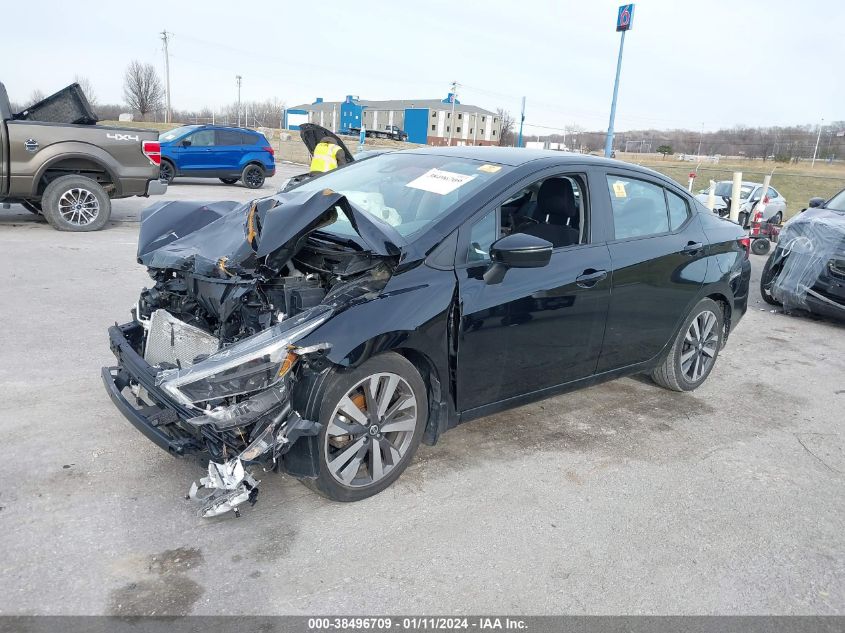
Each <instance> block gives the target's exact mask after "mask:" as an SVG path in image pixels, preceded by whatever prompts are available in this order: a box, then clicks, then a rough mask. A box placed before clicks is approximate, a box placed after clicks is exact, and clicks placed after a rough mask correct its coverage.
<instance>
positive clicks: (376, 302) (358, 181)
mask: <svg viewBox="0 0 845 633" xmlns="http://www.w3.org/2000/svg"><path fill="white" fill-rule="evenodd" d="M138 261H139V263H141V264H142V265H145V266H146V267H147V268H148V271H149V274H150V277H151V278H152V283H151V285H150V287H149V288H145V289H144V290H143V291H142V292H141V294H140V297H139V299H138V303H137V305H136V306H135V308H134V310H133V319H132V320H131V321H130V322H129V323H126V324H124V325H116V326H114V327H112V328H111V329H110V331H109V335H110V339H111V348H112V351H113V352H114V354H115V355H116V356H117V360H118V362H117V365H116V366H115V367H107V368H104V369H103V373H102V375H103V380H104V382H105V385H106V389H107V391H108V392H109V395H110V396H111V398H112V400H113V402H114V403H115V405H116V406H117V408H118V409H119V410H120V411H121V412H122V413H123V414H124V416H126V417H127V418H128V419H129V421H130V422H131V423H132V424H133V425H134V426H135V427H136V428H137V429H139V430H140V431H141V432H142V433H144V434H145V435H146V436H147V437H148V438H149V439H151V440H152V441H153V442H155V443H156V444H157V445H158V446H160V447H162V448H164V449H165V450H167V451H169V452H170V453H171V454H173V455H184V454H187V453H192V452H197V453H202V454H205V455H207V456H208V458H209V465H208V474H207V476H206V477H204V478H203V479H201V480H200V482H199V484H194V486H192V488H191V491H190V496H191V497H193V498H196V499H198V500H200V501H201V503H202V506H201V510H200V513H201V514H202V515H203V516H215V515H219V514H222V513H225V512H228V511H234V512H235V513H237V512H238V507H239V506H240V505H241V504H243V503H245V502H247V501H251V502H254V501H255V498H256V496H257V494H258V483H259V482H258V480H257V479H256V473H257V472H258V471H259V470H260V469H261V468H262V467H263V469H264V470H265V471H268V470H275V471H280V472H284V473H288V474H291V475H293V476H295V477H297V478H299V479H301V480H302V481H303V482H304V483H306V484H307V485H309V486H311V487H312V488H314V489H315V490H317V491H319V492H321V493H322V494H324V495H326V496H327V497H329V498H331V499H335V500H340V501H354V500H358V499H363V498H365V497H368V496H370V495H373V494H376V493H378V492H380V491H381V490H384V489H385V488H386V487H388V486H389V485H390V484H391V483H392V482H393V481H395V480H396V479H397V478H398V477H399V476H400V474H401V473H402V471H403V470H404V469H405V468H406V467H407V465H408V463H409V461H410V460H411V459H412V457H413V455H414V452H415V450H416V449H417V447H418V445H419V443H420V442H425V443H427V444H434V443H435V442H436V441H437V439H438V437H439V436H440V434H441V433H443V432H444V431H445V430H447V429H449V428H452V427H454V426H455V425H457V424H458V423H461V422H464V421H467V420H471V419H474V418H478V417H481V416H484V415H488V414H491V413H494V412H497V411H501V410H504V409H507V408H511V407H515V406H518V405H521V404H525V403H528V402H531V401H534V400H538V399H542V398H547V397H549V396H552V395H556V394H559V393H563V392H565V391H569V390H572V389H577V388H580V387H584V386H587V385H591V384H595V383H598V382H602V381H605V380H610V379H613V378H616V377H620V376H624V375H630V374H634V373H642V372H645V373H650V374H651V375H652V376H653V378H654V380H655V381H656V382H657V383H658V384H660V385H662V386H664V387H666V388H669V389H674V390H678V391H688V390H692V389H695V388H696V387H698V386H699V385H700V384H701V383H702V382H703V381H704V380H705V379H706V378H707V376H708V375H709V374H710V372H711V371H712V369H713V367H714V365H715V362H716V359H717V356H718V353H719V350H720V349H721V348H722V347H723V345H724V344H725V342H726V340H727V337H728V335H729V334H730V333H731V332H732V331H733V329H734V328H735V327H736V324H737V322H738V321H739V319H740V317H741V316H742V315H743V314H744V312H745V310H746V306H747V299H748V282H749V276H750V264H749V261H748V238H747V237H746V236H745V235H744V233H743V232H742V230H741V229H740V228H739V227H738V226H737V225H736V224H733V223H731V222H729V221H727V220H723V219H721V218H718V217H715V216H714V215H713V214H712V213H709V212H708V211H707V209H705V208H704V207H703V206H701V205H700V204H698V203H697V202H696V201H695V200H694V199H693V198H692V197H690V196H689V194H687V192H686V191H684V190H683V189H682V188H680V187H678V186H677V185H676V184H675V183H674V182H672V181H670V180H669V179H667V178H665V177H663V176H661V175H659V174H657V173H655V172H652V171H650V170H646V169H642V168H639V167H635V166H632V165H628V164H625V163H621V162H617V161H609V160H604V159H597V158H591V157H585V156H580V155H566V154H560V153H557V152H540V151H537V152H534V151H530V150H522V149H504V148H445V149H444V148H424V149H418V150H414V151H410V152H393V153H388V154H384V155H380V156H374V157H372V158H370V159H368V160H366V161H361V162H358V163H353V164H351V165H349V166H347V167H344V168H343V169H341V170H337V171H335V172H330V173H328V174H325V175H323V176H320V177H317V178H313V179H309V180H305V181H303V182H302V183H301V184H299V185H298V186H296V187H294V188H293V189H292V190H290V191H286V192H284V193H279V194H277V195H275V196H271V197H268V198H263V199H260V200H255V201H253V202H251V203H249V204H237V203H233V202H227V203H222V202H221V203H213V204H202V203H189V202H162V203H159V204H156V205H154V206H152V207H150V208H149V209H147V210H146V211H145V212H144V214H143V217H142V223H141V228H140V235H139V244H138ZM505 448H506V447H503V450H505Z"/></svg>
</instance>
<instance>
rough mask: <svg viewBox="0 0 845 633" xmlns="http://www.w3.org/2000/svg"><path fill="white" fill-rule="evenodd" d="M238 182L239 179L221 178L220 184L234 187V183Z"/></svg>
mask: <svg viewBox="0 0 845 633" xmlns="http://www.w3.org/2000/svg"><path fill="white" fill-rule="evenodd" d="M238 180H240V179H239V178H221V179H220V182H222V183H223V184H224V185H234V184H235V183H236V182H238Z"/></svg>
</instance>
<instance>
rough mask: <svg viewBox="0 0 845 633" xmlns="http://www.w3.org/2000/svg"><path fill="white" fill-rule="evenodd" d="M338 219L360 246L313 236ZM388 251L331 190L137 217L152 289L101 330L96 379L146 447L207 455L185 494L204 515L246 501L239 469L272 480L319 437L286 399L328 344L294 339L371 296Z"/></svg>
mask: <svg viewBox="0 0 845 633" xmlns="http://www.w3.org/2000/svg"><path fill="white" fill-rule="evenodd" d="M339 215H343V216H344V217H346V218H347V219H348V221H349V224H350V225H351V226H352V227H353V228H354V229H355V230H356V231H357V232H358V233H359V238H360V239H349V238H347V237H338V236H336V235H335V236H333V235H332V234H325V233H320V232H319V231H320V229H321V228H324V227H326V226H327V225H329V224H332V223H333V222H335V221H336V220H337V218H338V216H339ZM384 231H386V232H384ZM399 239H401V238H397V237H396V236H394V235H392V234H391V233H390V229H389V227H388V228H387V229H385V228H384V227H382V226H381V225H380V224H378V223H377V222H376V221H374V220H371V219H369V218H368V217H366V214H362V213H360V212H359V211H357V210H355V209H354V208H353V207H352V206H351V205H350V203H349V201H348V200H347V199H346V197H345V196H343V195H340V194H337V193H335V192H332V191H328V190H325V191H322V192H317V193H304V194H288V195H277V196H273V197H270V198H265V199H262V200H258V201H254V202H252V203H250V204H247V205H242V206H238V205H235V204H234V203H214V204H203V203H185V202H179V203H173V204H168V203H165V204H159V205H154V206H153V207H151V208H150V209H148V210H147V211H145V212H144V215H143V217H142V223H141V230H140V233H139V242H138V261H139V263H142V264H145V265H146V266H147V268H148V272H149V274H150V277H151V278H152V279H153V281H154V285H153V286H152V287H150V288H145V289H143V290H142V291H141V294H140V297H139V300H138V303H137V304H136V306H135V309H134V310H133V321H132V322H130V323H127V324H124V325H120V326H118V325H115V326H114V327H112V328H110V330H109V337H110V344H111V349H112V351H113V352H114V354H115V356H116V357H117V360H118V362H117V365H116V366H115V367H107V368H104V369H103V372H102V377H103V381H104V383H105V386H106V390H107V391H108V393H109V396H110V397H111V399H112V401H113V402H114V404H115V405H116V406H117V408H118V409H119V410H120V411H121V413H123V415H124V416H125V417H126V418H127V419H128V420H129V421H130V422H131V423H132V424H133V425H134V426H135V427H136V428H137V429H138V430H139V431H141V432H142V433H143V434H144V435H145V436H147V437H148V438H149V439H150V440H152V441H153V442H154V443H155V444H156V445H158V446H160V447H161V448H163V449H165V450H167V451H168V452H169V453H171V454H173V455H177V456H178V455H184V454H187V453H195V452H201V453H205V454H207V455H208V456H209V457H210V460H211V461H210V463H209V469H208V475H207V476H206V477H204V478H203V479H202V480H201V481H200V482H199V483H197V484H196V485H195V486H194V487H193V488H192V491H191V493H190V494H189V497H191V498H194V499H196V500H197V501H199V502H200V503H201V508H200V514H201V515H202V516H216V515H219V514H223V513H226V512H229V511H234V512H235V513H236V514H237V510H238V506H240V505H241V504H243V503H246V502H253V503H254V502H255V499H256V496H257V494H258V479H257V478H256V476H255V475H254V474H253V473H252V472H250V468H255V467H262V468H264V469H279V467H280V462H282V461H284V456H285V455H286V454H287V453H288V451H290V449H291V447H292V446H293V444H294V443H295V442H296V441H297V439H299V438H300V437H302V436H308V435H312V436H313V435H316V434H317V433H319V430H320V426H319V424H318V423H317V422H315V421H309V420H304V419H302V417H300V415H299V414H298V413H297V411H296V408H295V407H294V406H293V399H294V398H293V395H294V394H295V392H296V388H297V384H298V383H299V382H300V381H301V380H302V379H303V378H304V379H305V382H307V381H308V380H311V379H312V378H313V376H314V373H315V372H320V371H322V370H323V369H325V363H323V362H322V359H323V355H324V352H325V351H326V350H327V349H329V345H328V344H327V343H320V344H317V345H311V346H309V347H307V348H303V347H300V346H298V345H297V341H299V339H301V338H303V337H305V336H307V335H309V334H310V333H312V332H313V331H314V330H316V329H317V328H318V327H320V325H322V324H323V323H325V322H326V321H327V320H329V319H330V318H331V317H332V315H333V314H335V313H336V312H337V311H339V310H343V309H345V308H346V307H348V306H349V305H350V304H351V303H353V302H356V301H368V300H370V299H372V298H374V297H375V296H378V293H379V292H380V291H381V289H382V288H383V287H384V285H385V284H386V283H387V280H388V279H389V278H390V275H391V271H392V268H393V266H394V265H395V262H396V260H397V255H398V253H399V251H398V247H397V246H396V245H395V243H394V240H399ZM315 368H316V369H315ZM286 470H287V469H286ZM289 472H292V471H289ZM297 474H299V473H297Z"/></svg>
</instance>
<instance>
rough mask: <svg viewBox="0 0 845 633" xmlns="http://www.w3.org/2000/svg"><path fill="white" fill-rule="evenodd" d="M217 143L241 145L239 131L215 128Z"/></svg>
mask: <svg viewBox="0 0 845 633" xmlns="http://www.w3.org/2000/svg"><path fill="white" fill-rule="evenodd" d="M217 144H218V145H243V143H242V142H241V133H240V132H238V131H236V130H217Z"/></svg>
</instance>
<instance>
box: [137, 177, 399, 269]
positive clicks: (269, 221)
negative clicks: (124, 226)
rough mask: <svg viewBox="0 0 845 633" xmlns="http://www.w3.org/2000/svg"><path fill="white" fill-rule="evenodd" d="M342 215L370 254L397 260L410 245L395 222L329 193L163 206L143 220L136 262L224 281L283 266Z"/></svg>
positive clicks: (149, 210) (150, 209)
mask: <svg viewBox="0 0 845 633" xmlns="http://www.w3.org/2000/svg"><path fill="white" fill-rule="evenodd" d="M338 209H340V210H341V211H343V213H344V214H345V215H346V217H347V218H348V219H349V221H350V223H351V224H352V227H353V228H354V229H355V231H356V232H357V233H358V235H359V236H360V238H361V242H363V246H364V248H365V249H367V250H369V251H371V252H372V253H373V254H375V255H381V256H395V255H398V254H399V253H400V248H401V247H402V246H404V245H405V242H404V240H403V238H402V236H401V235H399V233H398V232H397V231H396V230H395V229H394V228H393V227H392V226H390V225H389V224H386V223H384V222H381V221H379V220H377V219H376V218H373V217H371V216H369V215H367V214H366V213H364V212H362V211H359V210H357V209H356V208H355V207H353V206H352V205H351V204H350V203H349V202H348V201H347V199H346V197H345V196H343V195H342V194H339V193H337V192H335V191H332V190H330V189H325V190H323V191H317V192H297V191H296V190H294V191H290V192H287V193H278V194H276V195H275V196H271V197H269V198H262V199H260V200H254V201H253V202H250V203H247V204H243V205H240V204H239V203H237V202H215V203H203V202H183V201H173V202H160V203H157V204H154V205H152V206H151V207H148V208H147V209H145V210H144V211H143V213H142V215H141V228H140V231H139V235H138V262H139V263H140V264H144V265H145V266H149V267H152V268H169V269H173V270H185V271H192V272H194V273H197V274H201V275H208V276H217V277H225V276H231V275H235V274H238V273H240V272H241V271H244V270H255V269H256V268H258V267H259V266H262V265H263V266H269V267H270V268H277V267H278V268H281V266H283V265H284V264H285V263H287V261H288V260H289V259H290V258H291V257H293V256H294V255H295V254H296V253H297V252H298V251H299V249H300V248H301V247H302V244H303V242H304V240H305V238H307V236H308V235H309V234H310V233H312V232H313V231H316V230H318V229H320V228H321V227H324V226H326V225H328V224H331V223H332V222H334V220H335V219H336V217H337V213H338Z"/></svg>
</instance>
